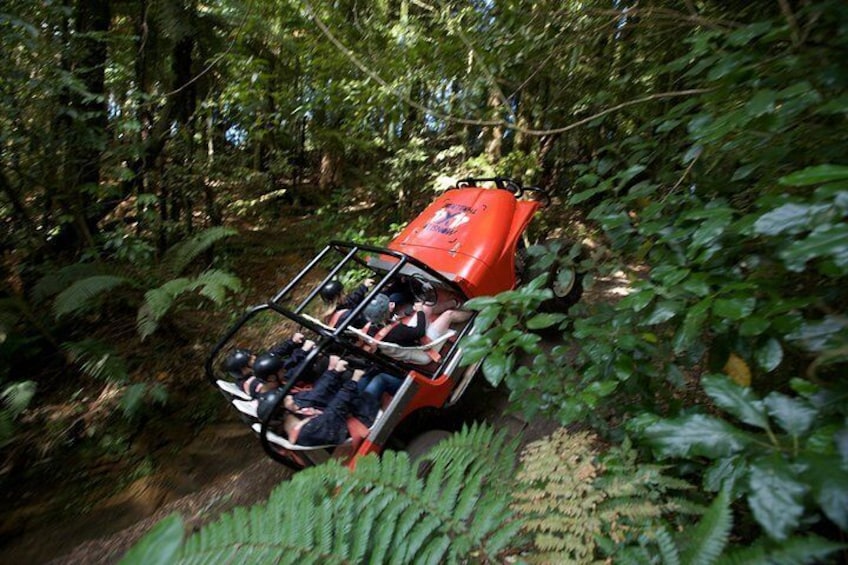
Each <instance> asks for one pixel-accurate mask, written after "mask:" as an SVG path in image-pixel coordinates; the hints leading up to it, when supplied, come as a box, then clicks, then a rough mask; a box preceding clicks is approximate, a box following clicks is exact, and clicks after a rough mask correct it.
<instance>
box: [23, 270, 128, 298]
mask: <svg viewBox="0 0 848 565" xmlns="http://www.w3.org/2000/svg"><path fill="white" fill-rule="evenodd" d="M113 274H115V273H113V272H111V270H110V269H109V268H108V267H107V266H106V265H103V264H102V263H73V264H71V265H67V266H65V267H62V268H61V269H59V270H57V271H53V272H51V273H48V274H46V275H44V276H43V277H41V278H40V279H38V282H36V283H35V286H33V288H32V293H31V295H30V298H31V299H32V302H33V304H43V303H45V302H46V301H47V300H48V299H50V298H52V297H54V296H56V295H57V294H59V293H60V292H62V291H63V290H65V289H66V288H68V287H69V286H71V285H72V284H73V283H75V282H77V281H80V280H83V279H88V278H91V277H95V276H100V275H113Z"/></svg>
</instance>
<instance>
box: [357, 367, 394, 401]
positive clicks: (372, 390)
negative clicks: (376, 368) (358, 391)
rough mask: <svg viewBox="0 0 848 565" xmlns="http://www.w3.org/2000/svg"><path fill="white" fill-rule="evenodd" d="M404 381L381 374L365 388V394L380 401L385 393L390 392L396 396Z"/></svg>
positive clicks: (387, 374)
mask: <svg viewBox="0 0 848 565" xmlns="http://www.w3.org/2000/svg"><path fill="white" fill-rule="evenodd" d="M401 383H403V379H401V378H399V377H396V376H394V375H390V374H389V373H380V374H379V375H375V376H374V377H373V378H372V379H371V380H370V382H369V383H368V384H367V385H366V386H365V393H366V394H370V395H371V396H373V397H374V398H376V399H377V400H378V401H379V400H381V399H382V398H383V393H384V392H388V393H389V394H394V393H396V392H397V391H398V389H399V388H400V385H401Z"/></svg>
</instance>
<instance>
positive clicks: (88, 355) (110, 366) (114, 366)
mask: <svg viewBox="0 0 848 565" xmlns="http://www.w3.org/2000/svg"><path fill="white" fill-rule="evenodd" d="M62 347H63V349H64V350H65V351H66V352H67V353H68V357H69V359H70V360H71V362H72V363H75V364H77V365H79V367H80V369H81V370H82V372H83V374H85V375H87V376H89V377H91V378H93V379H97V380H101V381H106V382H113V383H123V382H126V380H127V377H128V375H127V366H126V363H125V362H124V359H123V358H122V357H121V356H119V355H118V354H117V353H115V351H114V350H113V349H112V348H111V347H109V346H108V345H106V344H105V343H103V342H102V341H99V340H96V339H93V338H88V339H84V340H82V341H70V342H66V343H64V344H62Z"/></svg>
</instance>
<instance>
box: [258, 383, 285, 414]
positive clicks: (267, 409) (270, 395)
mask: <svg viewBox="0 0 848 565" xmlns="http://www.w3.org/2000/svg"><path fill="white" fill-rule="evenodd" d="M282 396H283V391H281V390H280V389H278V388H275V389H274V390H269V391H268V392H266V393H265V394H263V395H261V396H260V397H259V398H258V400H259V403H258V404H257V406H256V416H257V417H258V418H259V419H260V420H265V418H267V417H268V415H269V414H270V413H271V410H273V409H274V407H275V406H276V405H277V403H278V402H280V398H281V397H282Z"/></svg>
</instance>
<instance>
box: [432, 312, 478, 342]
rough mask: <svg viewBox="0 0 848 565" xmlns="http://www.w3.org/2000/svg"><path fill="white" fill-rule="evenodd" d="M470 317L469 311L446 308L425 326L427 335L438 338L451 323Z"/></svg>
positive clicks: (463, 320)
mask: <svg viewBox="0 0 848 565" xmlns="http://www.w3.org/2000/svg"><path fill="white" fill-rule="evenodd" d="M470 317H471V312H466V311H464V310H446V311H444V312H442V313H441V314H439V317H438V318H436V319H435V320H433V322H432V323H431V324H430V325H428V326H427V337H429V338H430V339H438V338H439V337H441V336H442V335H444V334H445V333H447V332H448V330H450V329H451V325H452V324H458V323H460V322H466V321H468V319H469V318H470Z"/></svg>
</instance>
